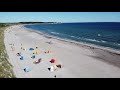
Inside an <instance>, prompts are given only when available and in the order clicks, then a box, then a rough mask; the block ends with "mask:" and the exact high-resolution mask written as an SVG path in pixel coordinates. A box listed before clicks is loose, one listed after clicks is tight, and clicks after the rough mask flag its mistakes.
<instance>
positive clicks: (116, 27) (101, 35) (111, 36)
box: [25, 22, 120, 50]
mask: <svg viewBox="0 0 120 90" xmlns="http://www.w3.org/2000/svg"><path fill="white" fill-rule="evenodd" d="M25 27H27V28H30V29H34V30H38V31H41V32H44V33H48V34H50V35H54V36H57V37H59V38H64V39H70V40H75V41H78V42H85V43H90V44H95V45H99V46H104V47H110V48H113V49H119V50H120V23H118V22H116V23H115V22H97V23H60V24H34V25H25Z"/></svg>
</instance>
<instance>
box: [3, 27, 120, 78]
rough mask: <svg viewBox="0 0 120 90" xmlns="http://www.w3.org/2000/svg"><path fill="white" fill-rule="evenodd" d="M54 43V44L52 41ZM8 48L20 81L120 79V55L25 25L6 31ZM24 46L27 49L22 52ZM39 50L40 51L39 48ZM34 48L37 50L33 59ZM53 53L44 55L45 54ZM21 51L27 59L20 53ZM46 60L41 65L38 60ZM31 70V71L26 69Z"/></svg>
mask: <svg viewBox="0 0 120 90" xmlns="http://www.w3.org/2000/svg"><path fill="white" fill-rule="evenodd" d="M50 41H51V42H52V43H51V44H50V43H49V42H50ZM4 42H5V47H6V50H7V53H8V56H9V62H10V63H11V64H12V65H13V71H14V73H15V75H16V77H17V78H55V77H54V76H55V75H56V78H118V77H120V55H119V54H116V53H112V52H109V51H107V50H105V49H99V48H95V47H91V46H87V45H84V44H81V45H78V44H74V43H70V42H65V41H63V40H58V39H55V38H50V37H46V36H45V35H42V34H40V33H37V32H33V31H31V30H28V29H27V28H25V27H23V26H22V25H15V26H11V27H9V28H7V29H6V31H5V39H4ZM21 47H23V48H25V50H22V49H21ZM36 47H38V49H35V48H36ZM29 48H34V49H35V51H37V55H35V56H36V57H35V59H32V58H31V56H32V55H33V52H34V51H30V50H29ZM48 50H49V51H50V53H44V52H45V51H48ZM19 52H21V55H22V56H23V57H24V60H20V56H17V55H16V54H17V53H19ZM39 58H42V61H41V62H40V63H39V64H34V63H33V62H34V61H35V60H38V59H39ZM52 58H54V59H55V60H56V61H55V63H54V65H57V64H61V65H62V68H57V70H55V71H53V72H51V71H49V70H48V68H50V66H52V65H53V64H52V63H50V60H51V59H52ZM25 67H29V69H30V71H29V72H24V68H25Z"/></svg>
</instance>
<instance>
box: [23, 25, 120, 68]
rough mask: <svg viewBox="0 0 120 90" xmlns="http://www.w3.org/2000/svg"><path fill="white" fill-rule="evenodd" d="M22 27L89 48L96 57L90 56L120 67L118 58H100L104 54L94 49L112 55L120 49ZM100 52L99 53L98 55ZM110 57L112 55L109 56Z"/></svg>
mask: <svg viewBox="0 0 120 90" xmlns="http://www.w3.org/2000/svg"><path fill="white" fill-rule="evenodd" d="M22 27H23V28H24V29H26V30H28V31H30V32H35V33H37V34H40V35H42V36H43V37H46V38H48V39H55V40H59V41H61V42H63V43H69V44H72V45H76V46H78V47H82V48H85V49H90V50H91V51H92V52H94V53H95V54H96V53H98V54H96V57H94V56H91V57H93V58H97V59H100V60H101V61H103V62H106V63H108V64H111V65H114V66H116V67H119V68H120V59H118V60H114V61H112V60H109V59H108V60H106V59H105V60H104V57H103V58H101V56H104V54H102V53H99V52H98V51H95V49H96V50H99V51H101V52H102V51H104V52H105V53H110V54H111V56H112V55H113V56H114V55H117V56H120V50H116V49H113V48H108V47H104V46H98V45H94V44H89V43H84V42H83V43H82V42H77V41H74V40H68V39H62V38H59V37H57V36H53V35H50V34H47V33H43V32H41V31H37V30H34V29H30V28H26V27H25V26H24V25H23V26H22ZM99 54H101V55H99ZM111 58H112V57H111Z"/></svg>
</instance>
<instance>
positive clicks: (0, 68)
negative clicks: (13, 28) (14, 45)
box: [0, 24, 15, 78]
mask: <svg viewBox="0 0 120 90" xmlns="http://www.w3.org/2000/svg"><path fill="white" fill-rule="evenodd" d="M6 27H7V26H6V25H3V24H2V25H1V24H0V78H15V75H14V73H13V67H12V65H11V64H10V63H9V62H8V60H7V59H8V55H7V53H6V50H5V45H4V30H5V28H6Z"/></svg>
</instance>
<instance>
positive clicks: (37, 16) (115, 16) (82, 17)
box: [0, 12, 120, 22]
mask: <svg viewBox="0 0 120 90" xmlns="http://www.w3.org/2000/svg"><path fill="white" fill-rule="evenodd" d="M29 21H32V22H120V12H0V22H29Z"/></svg>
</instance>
